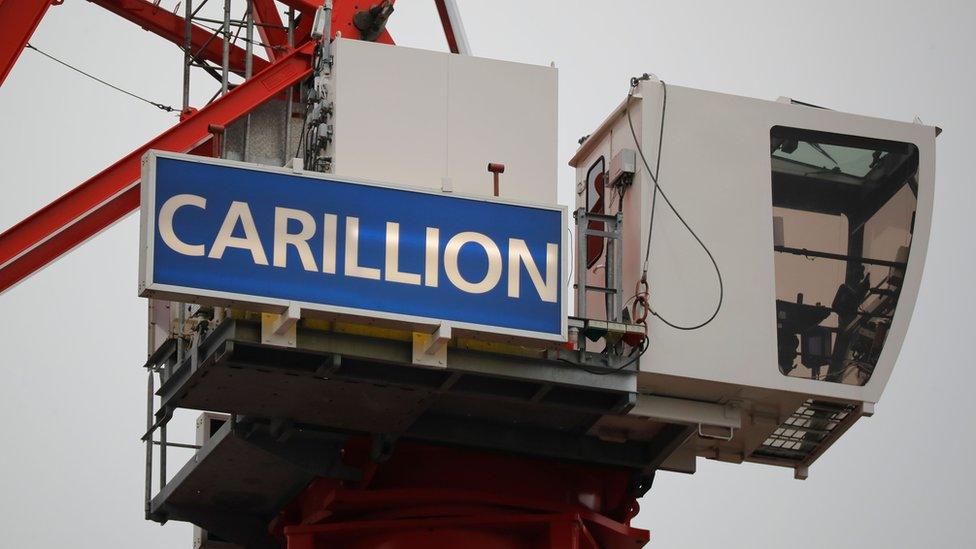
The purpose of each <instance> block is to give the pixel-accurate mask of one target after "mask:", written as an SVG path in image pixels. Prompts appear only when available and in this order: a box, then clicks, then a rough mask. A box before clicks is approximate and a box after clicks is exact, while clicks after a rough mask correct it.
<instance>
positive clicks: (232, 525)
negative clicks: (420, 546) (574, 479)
mask: <svg viewBox="0 0 976 549" xmlns="http://www.w3.org/2000/svg"><path fill="white" fill-rule="evenodd" d="M186 355H187V356H186V358H185V359H184V360H183V361H182V362H181V363H175V362H174V361H173V360H172V354H171V355H170V356H169V357H163V356H157V357H154V358H153V360H157V361H160V362H167V361H168V363H169V365H168V366H166V368H165V369H166V371H167V374H166V376H164V379H166V381H165V382H164V383H163V384H162V386H161V387H160V388H159V390H158V391H157V392H156V394H157V395H158V396H159V398H160V402H161V405H160V407H159V409H158V411H157V412H156V414H155V417H156V422H157V425H158V424H164V423H165V422H166V421H167V420H168V417H169V415H170V414H171V413H172V411H173V410H174V409H176V408H188V409H197V410H206V411H214V412H225V413H228V414H232V415H233V418H234V420H233V421H231V422H228V423H227V424H225V425H223V426H222V427H221V428H220V429H219V430H218V431H217V432H216V434H215V435H214V436H213V438H211V439H210V440H209V441H207V442H206V444H204V445H203V447H202V448H201V449H200V450H199V451H198V452H197V454H196V455H195V456H194V457H193V458H192V459H191V460H190V462H189V463H187V464H186V465H185V466H184V467H183V468H182V469H181V470H180V471H179V472H178V473H177V474H176V476H175V477H174V478H173V479H172V481H170V482H169V483H168V484H167V485H166V486H165V487H164V488H163V489H162V490H161V491H160V492H159V493H158V494H157V495H156V496H155V497H154V498H153V499H152V501H151V503H150V506H149V510H148V511H149V517H150V518H152V519H153V520H157V521H166V520H183V521H189V522H193V523H195V524H198V525H200V526H202V527H204V528H206V529H207V530H208V531H211V532H214V533H216V534H217V535H219V536H220V537H221V538H224V539H228V540H231V541H235V542H237V543H240V544H243V545H246V546H248V547H251V546H261V545H260V544H261V543H264V541H262V540H265V537H266V534H265V533H264V531H263V530H261V529H260V527H261V526H262V525H264V526H266V525H267V524H268V520H270V519H271V518H273V514H274V513H275V512H276V511H278V510H280V508H281V506H282V505H283V504H284V503H286V502H287V501H290V500H291V499H292V498H294V497H295V495H296V494H297V493H298V492H299V491H300V490H301V489H302V488H303V487H304V486H305V485H307V484H308V482H309V481H310V480H311V479H313V478H315V477H332V478H346V479H350V480H355V479H356V478H357V475H359V474H360V472H359V471H358V470H355V469H349V468H348V467H345V466H343V465H342V462H341V458H340V450H341V448H342V446H343V444H344V443H345V442H346V441H347V440H348V439H349V437H354V436H355V437H362V436H369V437H373V439H374V440H377V441H380V445H379V446H381V447H382V446H384V445H386V446H387V447H389V448H391V449H392V448H393V447H394V445H395V444H396V441H398V440H401V439H403V440H415V441H421V442H426V443H434V444H446V445H451V446H459V447H466V448H478V449H482V450H488V451H500V452H506V453H513V454H520V455H525V456H536V457H546V458H554V459H558V460H563V461H572V462H578V463H585V464H592V465H598V466H613V467H621V468H625V469H627V470H629V471H632V472H633V475H634V478H635V486H634V489H635V490H636V491H638V492H640V493H643V491H644V490H646V488H647V478H648V475H651V474H652V473H653V471H654V470H655V469H656V467H657V466H658V465H659V464H660V463H661V461H662V460H663V459H664V457H666V456H667V454H669V453H670V452H671V450H672V449H673V448H674V447H675V446H676V445H677V444H679V443H680V442H681V441H683V440H685V438H686V437H687V436H688V434H689V432H688V430H687V427H685V426H672V425H664V426H663V428H662V429H661V430H660V433H659V434H658V435H657V436H656V437H654V438H652V439H650V440H640V441H637V440H628V441H608V440H602V439H600V438H598V437H596V436H592V435H590V434H588V433H589V432H590V431H591V428H592V427H593V426H594V424H596V423H597V422H598V421H599V420H600V418H601V417H605V416H607V415H618V414H625V413H626V412H627V411H628V410H629V409H630V408H631V407H632V406H633V405H634V403H635V401H636V379H635V378H636V376H635V375H634V374H633V373H632V372H621V373H617V374H609V375H598V374H594V373H592V372H586V371H583V370H579V369H576V368H574V367H573V366H571V365H567V364H564V363H562V362H559V361H555V360H545V359H542V358H530V357H523V356H514V355H505V354H500V353H496V352H485V351H477V350H472V349H464V348H459V347H455V346H452V347H450V348H449V350H448V365H447V367H446V368H436V369H435V368H421V367H418V366H415V365H414V364H412V362H411V357H412V342H411V341H410V340H408V339H405V338H400V339H396V338H390V337H374V336H368V335H361V334H360V335H357V334H351V333H341V332H338V331H335V330H324V329H320V328H318V327H310V326H307V325H305V323H304V322H302V323H300V324H299V326H298V328H297V346H296V347H295V348H283V347H275V346H269V345H264V344H262V343H261V326H260V323H259V322H255V321H249V320H235V319H228V320H225V321H223V322H222V323H221V324H220V325H219V326H217V327H216V328H214V329H213V330H212V331H211V332H210V333H209V334H208V335H207V336H206V337H204V338H202V339H199V340H198V341H197V342H196V343H195V344H194V345H193V346H192V347H190V348H189V349H188V351H187V353H186ZM310 456H312V457H310ZM379 459H382V456H380V457H379Z"/></svg>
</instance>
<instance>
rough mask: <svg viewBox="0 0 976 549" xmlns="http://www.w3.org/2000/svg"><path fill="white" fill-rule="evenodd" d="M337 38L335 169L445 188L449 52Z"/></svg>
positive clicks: (345, 174)
mask: <svg viewBox="0 0 976 549" xmlns="http://www.w3.org/2000/svg"><path fill="white" fill-rule="evenodd" d="M432 53H433V52H427V51H423V50H417V49H412V48H401V47H399V46H396V47H394V46H387V45H383V44H374V43H370V42H363V41H359V40H336V41H335V45H334V55H335V68H334V72H333V75H334V87H335V149H334V151H335V169H334V173H335V174H336V175H338V176H342V177H354V178H362V179H372V180H375V181H395V182H396V183H397V184H400V185H406V186H414V187H426V188H435V187H436V188H440V184H441V177H443V176H444V172H445V169H446V164H447V158H446V156H447V110H446V109H445V105H446V104H447V56H446V55H432Z"/></svg>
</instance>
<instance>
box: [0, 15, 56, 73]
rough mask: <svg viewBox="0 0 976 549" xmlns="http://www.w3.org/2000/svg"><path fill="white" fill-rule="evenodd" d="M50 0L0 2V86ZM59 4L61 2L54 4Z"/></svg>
mask: <svg viewBox="0 0 976 549" xmlns="http://www.w3.org/2000/svg"><path fill="white" fill-rule="evenodd" d="M52 3H55V2H52V0H0V27H2V29H3V30H2V31H0V85H2V84H3V81H4V80H6V78H7V75H8V74H10V69H12V68H13V66H14V63H16V62H17V58H19V57H20V52H22V51H24V46H26V45H27V41H28V40H30V37H31V35H32V34H34V29H36V28H37V24H38V23H40V22H41V19H42V18H43V17H44V14H45V13H47V8H48V7H49V6H50V5H51V4H52ZM56 3H57V4H60V3H61V0H58V1H57V2H56Z"/></svg>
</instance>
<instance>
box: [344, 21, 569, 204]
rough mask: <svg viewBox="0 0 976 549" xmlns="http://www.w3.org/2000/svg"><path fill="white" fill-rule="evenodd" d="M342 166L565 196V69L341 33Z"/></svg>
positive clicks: (385, 177)
mask: <svg viewBox="0 0 976 549" xmlns="http://www.w3.org/2000/svg"><path fill="white" fill-rule="evenodd" d="M334 53H335V69H334V87H335V170H334V171H335V174H336V175H339V176H343V177H354V178H365V179H373V180H379V181H395V182H397V183H398V184H403V185H409V186H416V187H426V188H435V189H438V190H440V189H441V188H442V186H443V185H444V179H445V178H447V179H448V180H449V183H448V185H449V186H450V187H452V188H453V190H454V191H455V192H458V193H461V194H467V195H479V196H491V194H492V189H493V185H492V175H491V174H490V173H488V171H487V165H488V163H489V162H500V163H503V164H505V173H504V174H502V176H501V193H500V196H501V197H502V198H504V199H511V200H520V201H532V202H536V203H544V204H555V203H556V137H557V136H556V114H557V108H556V100H557V81H556V69H554V68H550V67H538V66H533V65H524V64H518V63H509V62H504V61H495V60H490V59H480V58H475V57H467V56H459V55H454V54H447V53H442V52H433V51H425V50H417V49H412V48H405V47H400V46H396V47H393V46H387V45H383V44H375V43H369V42H362V41H358V40H337V41H336V42H335V45H334Z"/></svg>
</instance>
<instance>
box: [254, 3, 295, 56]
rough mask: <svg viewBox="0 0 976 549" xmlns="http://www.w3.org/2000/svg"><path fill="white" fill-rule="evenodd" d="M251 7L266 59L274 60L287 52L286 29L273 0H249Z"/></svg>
mask: <svg viewBox="0 0 976 549" xmlns="http://www.w3.org/2000/svg"><path fill="white" fill-rule="evenodd" d="M251 7H252V9H253V10H254V21H255V22H256V23H258V25H257V31H258V36H260V37H261V42H262V43H263V44H264V50H265V52H266V53H267V54H268V59H270V60H272V61H274V60H275V59H277V58H279V57H281V56H282V55H285V54H286V53H288V49H289V48H288V31H287V29H285V28H284V25H283V23H282V21H281V14H280V13H278V7H277V6H276V5H275V3H274V0H251Z"/></svg>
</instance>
